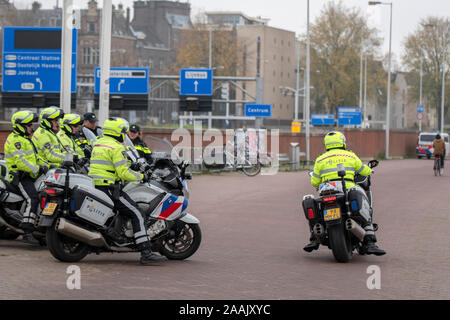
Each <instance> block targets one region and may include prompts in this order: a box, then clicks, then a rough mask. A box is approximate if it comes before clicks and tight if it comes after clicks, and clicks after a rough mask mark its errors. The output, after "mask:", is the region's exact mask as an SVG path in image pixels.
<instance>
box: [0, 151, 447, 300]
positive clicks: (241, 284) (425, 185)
mask: <svg viewBox="0 0 450 320" xmlns="http://www.w3.org/2000/svg"><path fill="white" fill-rule="evenodd" d="M432 164H433V163H432V161H430V160H417V159H410V160H391V161H382V162H381V163H380V165H379V167H377V168H376V169H375V171H376V172H375V174H374V176H373V180H372V181H373V192H374V202H375V203H374V210H375V222H376V223H378V224H379V225H380V230H379V231H378V233H377V236H378V239H379V245H380V247H382V248H383V249H385V250H386V251H387V254H386V255H385V256H381V257H375V256H359V255H357V254H355V255H354V257H353V259H352V261H351V262H350V263H347V264H339V263H336V262H335V261H334V258H333V256H332V253H331V251H330V250H329V249H328V248H325V247H321V248H320V249H319V250H318V251H315V252H313V253H310V254H308V253H306V252H304V251H303V250H302V249H301V248H302V247H303V246H304V245H305V243H306V242H307V240H308V237H309V233H308V232H309V231H308V227H307V223H306V221H305V218H304V215H303V212H302V209H301V199H302V196H303V195H304V194H311V193H314V190H313V189H312V188H311V186H310V185H309V181H308V178H307V173H306V172H292V173H279V174H277V175H273V176H261V175H259V176H256V177H246V176H244V175H241V174H238V173H231V174H212V175H203V176H195V177H194V179H193V180H192V181H190V182H189V185H190V191H191V199H190V203H189V208H188V210H189V211H190V212H191V213H192V214H194V215H195V216H196V217H198V218H199V219H200V221H201V228H202V232H203V241H202V244H201V246H200V249H199V251H198V252H197V253H196V254H195V255H194V256H192V257H191V258H189V259H188V260H186V261H165V262H163V263H162V264H161V265H159V266H141V265H139V263H138V259H139V254H137V253H127V254H109V253H108V254H102V255H99V256H96V255H90V256H88V257H86V258H85V259H84V260H82V261H81V262H79V263H76V264H74V265H77V266H78V267H79V268H80V272H81V282H80V284H81V289H79V290H77V289H75V290H69V289H68V288H67V284H66V282H67V280H68V277H69V276H70V274H67V273H66V272H67V268H68V267H69V266H71V265H72V264H68V263H61V262H57V261H56V260H55V259H54V258H53V257H52V256H51V255H50V253H49V252H48V251H47V250H46V249H45V248H35V247H32V246H29V245H26V244H23V243H22V242H20V241H5V240H0V299H156V300H160V299H164V300H166V299H192V300H197V299H202V300H203V299H205V300H206V299H244V300H245V299H288V300H289V299H450V277H449V274H450V251H449V250H448V246H449V245H448V244H449V243H450V233H449V232H448V230H449V227H450V197H449V193H450V171H448V172H446V173H445V175H444V176H443V177H435V176H434V175H433V172H432ZM447 170H448V169H447ZM373 266H376V267H375V268H377V267H378V268H379V269H378V270H379V271H380V276H381V277H380V278H379V279H380V284H381V288H380V289H372V290H370V289H368V286H367V282H368V278H369V277H371V276H372V273H368V268H369V271H370V270H373V269H371V268H374V267H373Z"/></svg>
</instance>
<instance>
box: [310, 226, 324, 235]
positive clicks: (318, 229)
mask: <svg viewBox="0 0 450 320" xmlns="http://www.w3.org/2000/svg"><path fill="white" fill-rule="evenodd" d="M313 232H314V235H315V236H318V237H321V236H322V235H323V233H324V232H325V230H324V227H323V225H322V224H320V223H316V224H315V225H314V227H313Z"/></svg>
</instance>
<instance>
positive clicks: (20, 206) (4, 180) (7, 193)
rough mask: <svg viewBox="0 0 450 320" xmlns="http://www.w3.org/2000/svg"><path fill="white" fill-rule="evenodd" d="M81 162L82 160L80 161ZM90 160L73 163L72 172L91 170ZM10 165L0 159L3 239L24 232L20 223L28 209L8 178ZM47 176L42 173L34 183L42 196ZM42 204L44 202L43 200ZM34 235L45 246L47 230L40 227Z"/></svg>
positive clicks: (39, 207)
mask: <svg viewBox="0 0 450 320" xmlns="http://www.w3.org/2000/svg"><path fill="white" fill-rule="evenodd" d="M79 164H81V161H80V162H79ZM87 164H88V162H85V163H83V164H82V165H78V164H77V163H73V165H72V166H71V167H70V170H71V171H72V172H86V173H87V171H86V170H89V168H88V166H87V169H86V167H85V166H86V165H87ZM54 171H55V169H53V168H52V169H50V170H49V172H48V173H47V175H48V174H49V173H51V172H54ZM21 174H22V173H20V172H18V173H16V175H17V176H16V177H15V179H17V180H20V179H21ZM8 175H9V172H8V167H7V165H6V161H5V160H0V204H1V206H0V239H3V240H15V239H17V238H18V237H19V236H20V235H23V234H24V232H23V230H22V229H20V228H19V225H20V223H21V222H22V219H23V214H24V212H25V209H26V205H27V203H26V202H27V201H26V199H25V198H24V197H23V196H22V193H21V192H20V190H19V188H18V187H17V186H16V185H15V184H14V183H11V182H10V181H9V179H8ZM45 178H46V174H42V175H40V176H39V177H38V178H37V179H36V181H35V183H34V185H35V187H36V190H37V192H38V194H39V196H40V198H41V197H42V195H43V194H45V192H46V190H45V184H44V180H45ZM41 204H42V202H41ZM41 209H42V205H41V206H38V208H37V213H36V216H37V217H38V219H37V221H36V226H38V222H39V216H40V215H39V213H40V211H41ZM33 236H34V237H35V238H36V239H37V240H38V241H39V243H40V245H42V246H45V230H42V229H39V228H38V230H37V231H35V232H33Z"/></svg>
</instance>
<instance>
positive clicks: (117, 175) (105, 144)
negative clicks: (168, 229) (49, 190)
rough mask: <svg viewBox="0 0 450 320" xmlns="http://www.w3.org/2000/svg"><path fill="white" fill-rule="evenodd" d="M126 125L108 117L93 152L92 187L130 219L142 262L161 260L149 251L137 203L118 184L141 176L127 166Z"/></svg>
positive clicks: (138, 178) (127, 125) (139, 179)
mask: <svg viewBox="0 0 450 320" xmlns="http://www.w3.org/2000/svg"><path fill="white" fill-rule="evenodd" d="M128 129H129V124H128V122H127V121H126V120H124V119H122V118H110V119H108V120H106V121H105V122H104V124H103V137H102V138H100V139H99V140H98V141H97V142H96V144H95V145H94V148H93V150H92V156H91V167H90V170H89V176H90V177H92V178H93V179H94V184H95V187H96V188H98V189H100V190H102V191H103V192H105V193H106V194H107V195H108V196H109V197H110V198H111V200H112V201H113V202H114V205H115V207H116V209H117V210H118V211H119V212H120V213H121V214H124V215H127V216H129V217H130V218H131V222H132V225H133V232H134V240H135V243H136V245H137V249H138V250H139V251H141V260H140V261H141V263H142V264H149V263H151V262H156V261H161V260H164V257H162V256H160V255H157V254H154V253H153V252H152V251H151V242H150V238H149V236H148V234H147V229H146V228H145V222H144V218H143V216H142V214H141V212H140V211H139V208H138V206H137V205H136V203H135V202H134V201H133V200H132V199H131V198H130V197H129V196H128V195H127V194H126V193H125V192H123V191H122V190H120V189H119V188H120V182H121V181H141V180H142V179H143V178H144V176H143V174H141V173H139V172H136V171H133V170H131V169H130V168H129V166H128V160H127V156H126V150H125V146H124V145H123V144H122V143H123V141H124V138H125V134H126V133H127V131H128Z"/></svg>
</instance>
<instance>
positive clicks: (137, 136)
mask: <svg viewBox="0 0 450 320" xmlns="http://www.w3.org/2000/svg"><path fill="white" fill-rule="evenodd" d="M128 136H129V137H130V140H131V141H132V142H133V145H134V147H135V149H136V150H137V151H138V152H139V156H140V157H141V158H145V159H146V160H147V162H148V163H149V164H151V163H152V162H153V159H152V155H151V154H152V152H151V151H150V149H149V148H148V146H147V144H146V143H145V142H144V141H143V140H142V131H141V128H140V127H139V126H138V125H137V124H132V125H131V126H130V131H128Z"/></svg>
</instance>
